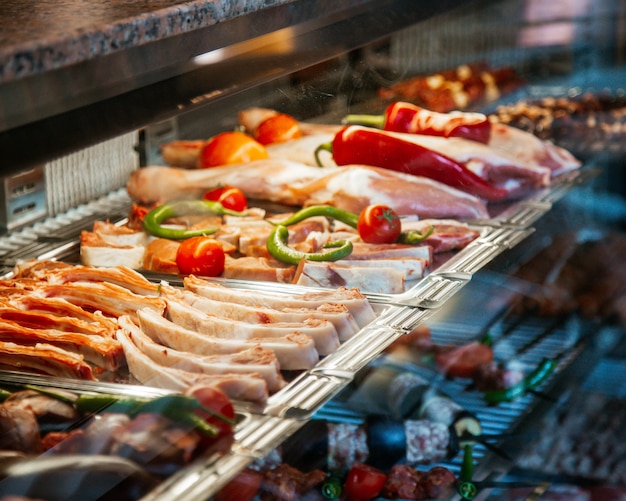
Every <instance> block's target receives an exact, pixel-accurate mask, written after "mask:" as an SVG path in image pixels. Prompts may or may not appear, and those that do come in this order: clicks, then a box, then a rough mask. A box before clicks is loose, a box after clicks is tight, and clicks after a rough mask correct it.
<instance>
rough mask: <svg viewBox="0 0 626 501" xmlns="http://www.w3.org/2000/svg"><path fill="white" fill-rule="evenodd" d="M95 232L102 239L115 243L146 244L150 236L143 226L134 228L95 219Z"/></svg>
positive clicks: (122, 244)
mask: <svg viewBox="0 0 626 501" xmlns="http://www.w3.org/2000/svg"><path fill="white" fill-rule="evenodd" d="M92 230H93V233H95V234H96V235H98V236H99V237H100V238H101V239H102V240H104V241H105V242H107V243H110V244H113V245H121V246H125V245H128V246H142V247H143V246H145V245H146V244H147V243H148V240H149V237H148V233H146V232H145V231H144V230H143V228H142V229H139V230H137V229H133V228H129V227H128V226H127V225H121V226H120V225H117V224H112V223H110V222H108V221H94V223H93V228H92Z"/></svg>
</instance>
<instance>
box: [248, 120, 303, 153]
mask: <svg viewBox="0 0 626 501" xmlns="http://www.w3.org/2000/svg"><path fill="white" fill-rule="evenodd" d="M254 137H255V139H256V140H257V141H258V142H259V143H261V144H266V145H267V144H273V143H284V142H285V141H290V140H292V139H297V138H299V137H302V130H301V129H300V124H299V123H298V121H297V120H296V119H295V118H293V117H292V116H291V115H287V114H286V113H277V114H276V115H272V116H271V117H269V118H266V119H265V120H263V121H262V122H261V123H260V124H259V126H258V127H257V128H256V130H255V131H254Z"/></svg>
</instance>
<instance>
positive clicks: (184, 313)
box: [165, 296, 339, 355]
mask: <svg viewBox="0 0 626 501" xmlns="http://www.w3.org/2000/svg"><path fill="white" fill-rule="evenodd" d="M165 300H166V303H167V318H168V319H169V320H171V321H172V322H174V323H175V324H177V325H180V326H182V327H184V328H186V329H190V330H193V331H196V332H198V333H201V334H204V335H207V336H212V337H219V338H222V337H225V338H228V339H252V338H272V337H278V338H281V337H284V336H286V335H288V334H303V335H306V336H310V337H311V338H312V339H313V341H314V342H315V348H316V349H317V351H318V353H319V354H320V355H328V354H329V353H332V352H333V351H335V350H336V349H337V348H338V347H339V336H338V335H337V330H336V329H335V326H334V325H333V324H332V323H331V322H329V321H328V320H317V319H313V318H308V319H306V320H305V321H304V322H290V323H284V322H275V323H269V324H258V323H257V324H251V323H248V322H242V321H239V320H233V319H224V318H220V317H217V316H215V315H211V314H208V313H205V312H203V311H201V310H198V309H197V308H193V307H191V306H189V305H187V304H186V303H184V302H183V301H181V300H179V299H176V298H174V297H173V296H165Z"/></svg>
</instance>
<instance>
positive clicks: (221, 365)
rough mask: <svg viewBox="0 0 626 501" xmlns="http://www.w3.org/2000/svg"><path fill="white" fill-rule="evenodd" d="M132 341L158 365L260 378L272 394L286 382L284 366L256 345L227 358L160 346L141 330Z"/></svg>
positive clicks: (131, 334)
mask: <svg viewBox="0 0 626 501" xmlns="http://www.w3.org/2000/svg"><path fill="white" fill-rule="evenodd" d="M129 335H130V337H131V339H132V342H133V343H134V344H135V346H137V348H138V349H139V350H141V351H142V352H143V353H144V354H145V355H146V356H148V357H149V358H151V359H152V360H154V362H155V363H157V364H159V365H163V366H165V367H173V368H175V369H180V370H184V371H188V372H194V373H198V374H253V373H256V374H258V375H260V376H261V377H262V378H263V379H265V382H266V383H267V389H268V391H270V392H275V391H278V390H279V389H280V388H282V387H283V386H284V385H285V384H286V383H285V380H284V379H283V376H282V374H281V373H280V364H279V363H278V359H277V358H276V355H274V353H273V352H272V351H270V350H268V349H266V348H262V347H260V346H254V347H252V348H248V349H245V350H241V351H239V352H237V353H232V354H224V355H205V356H203V355H196V354H195V353H190V352H187V351H178V350H175V349H173V348H169V347H167V346H163V345H162V344H159V343H156V342H155V341H154V340H153V339H152V338H150V337H149V336H147V335H146V334H144V333H143V332H142V331H141V329H133V330H132V331H131V332H130V333H129Z"/></svg>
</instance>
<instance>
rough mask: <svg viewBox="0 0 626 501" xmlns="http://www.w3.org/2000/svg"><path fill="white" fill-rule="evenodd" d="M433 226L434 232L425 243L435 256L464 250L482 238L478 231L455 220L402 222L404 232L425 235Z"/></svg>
mask: <svg viewBox="0 0 626 501" xmlns="http://www.w3.org/2000/svg"><path fill="white" fill-rule="evenodd" d="M431 226H432V228H433V232H432V233H431V234H430V235H429V237H428V238H427V239H426V240H425V241H424V242H425V243H426V244H427V245H429V246H430V247H431V248H432V250H433V252H434V253H435V254H437V253H440V252H448V251H452V250H458V249H463V248H464V247H466V246H467V245H468V244H469V243H470V242H472V241H474V240H476V238H478V237H479V236H480V233H479V232H478V231H477V230H474V229H472V228H470V227H469V226H468V225H467V224H466V223H462V222H460V221H456V220H455V219H420V220H419V221H406V220H403V221H402V230H403V231H410V230H417V231H419V232H420V233H425V232H427V231H428V230H429V228H430V227H431Z"/></svg>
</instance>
